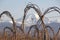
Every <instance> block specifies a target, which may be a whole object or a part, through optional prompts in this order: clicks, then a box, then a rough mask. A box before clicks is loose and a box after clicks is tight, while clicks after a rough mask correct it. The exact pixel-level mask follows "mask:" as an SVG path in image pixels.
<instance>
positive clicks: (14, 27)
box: [0, 11, 16, 39]
mask: <svg viewBox="0 0 60 40" xmlns="http://www.w3.org/2000/svg"><path fill="white" fill-rule="evenodd" d="M3 14H5V15H6V16H8V17H10V18H11V20H12V22H13V32H14V34H13V35H14V39H16V24H15V21H14V18H13V17H12V15H11V14H10V12H8V11H4V12H2V13H1V14H0V18H1V17H2V15H3Z"/></svg>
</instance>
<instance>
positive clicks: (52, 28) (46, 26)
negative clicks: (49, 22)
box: [45, 26, 54, 36]
mask: <svg viewBox="0 0 60 40" xmlns="http://www.w3.org/2000/svg"><path fill="white" fill-rule="evenodd" d="M45 28H50V30H51V31H52V33H53V36H54V30H53V28H52V27H50V26H46V27H45Z"/></svg>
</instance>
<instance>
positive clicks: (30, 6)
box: [22, 4, 42, 29]
mask: <svg viewBox="0 0 60 40" xmlns="http://www.w3.org/2000/svg"><path fill="white" fill-rule="evenodd" d="M36 7H37V8H36ZM31 8H33V9H34V10H35V11H36V12H37V14H38V15H39V17H41V16H42V13H41V11H40V9H39V7H38V6H37V5H36V4H28V5H27V6H26V8H25V9H24V16H23V20H22V28H23V29H24V20H25V17H26V15H27V12H28V10H29V9H31Z"/></svg>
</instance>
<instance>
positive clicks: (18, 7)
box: [0, 0, 60, 19]
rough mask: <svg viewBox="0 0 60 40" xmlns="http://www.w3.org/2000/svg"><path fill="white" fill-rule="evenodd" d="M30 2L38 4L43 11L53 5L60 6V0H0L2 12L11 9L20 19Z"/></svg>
mask: <svg viewBox="0 0 60 40" xmlns="http://www.w3.org/2000/svg"><path fill="white" fill-rule="evenodd" d="M29 2H31V3H33V4H36V5H38V6H39V7H40V10H41V11H42V13H43V12H44V11H45V9H47V8H49V7H52V6H57V7H59V8H60V0H0V13H2V12H3V11H9V12H10V13H11V14H12V16H13V17H14V18H15V19H19V18H21V17H22V16H23V14H24V8H25V7H26V5H27V4H28V3H29ZM55 15H58V14H55Z"/></svg>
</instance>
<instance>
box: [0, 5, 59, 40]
mask: <svg viewBox="0 0 60 40" xmlns="http://www.w3.org/2000/svg"><path fill="white" fill-rule="evenodd" d="M31 8H33V9H34V10H35V11H36V12H37V14H38V16H39V17H40V19H39V20H38V21H40V22H41V24H40V25H42V26H40V27H42V28H43V29H42V30H39V28H38V27H37V24H36V25H31V26H30V28H29V30H28V33H25V32H24V21H25V17H26V15H27V12H28V11H29V10H30V9H31ZM52 9H53V10H52ZM52 11H57V12H58V13H60V9H59V8H58V7H50V8H48V9H47V10H45V12H44V14H43V15H42V12H41V10H40V8H39V7H38V6H37V5H36V4H28V5H27V6H26V7H25V9H24V16H23V20H22V24H21V26H20V27H16V24H15V21H14V18H13V17H12V15H11V14H10V12H8V11H4V12H2V13H1V14H0V18H1V17H2V15H3V14H5V15H7V17H9V18H11V20H12V22H13V27H12V28H10V27H5V28H4V29H3V30H4V31H3V33H2V35H1V34H0V40H60V39H59V37H60V36H59V35H60V34H59V32H60V28H59V30H58V32H57V33H56V34H55V33H54V29H53V28H52V27H50V26H46V24H45V23H44V16H45V15H46V14H47V13H50V12H52ZM17 28H19V31H20V30H21V31H22V33H19V32H16V30H17ZM32 28H34V29H35V30H34V33H33V34H34V36H33V35H32V34H30V32H31V29H32ZM47 28H50V30H51V31H52V34H53V37H50V36H49V32H48V29H47ZM6 29H8V30H10V31H11V33H10V34H8V33H7V32H6V31H5V30H6Z"/></svg>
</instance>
